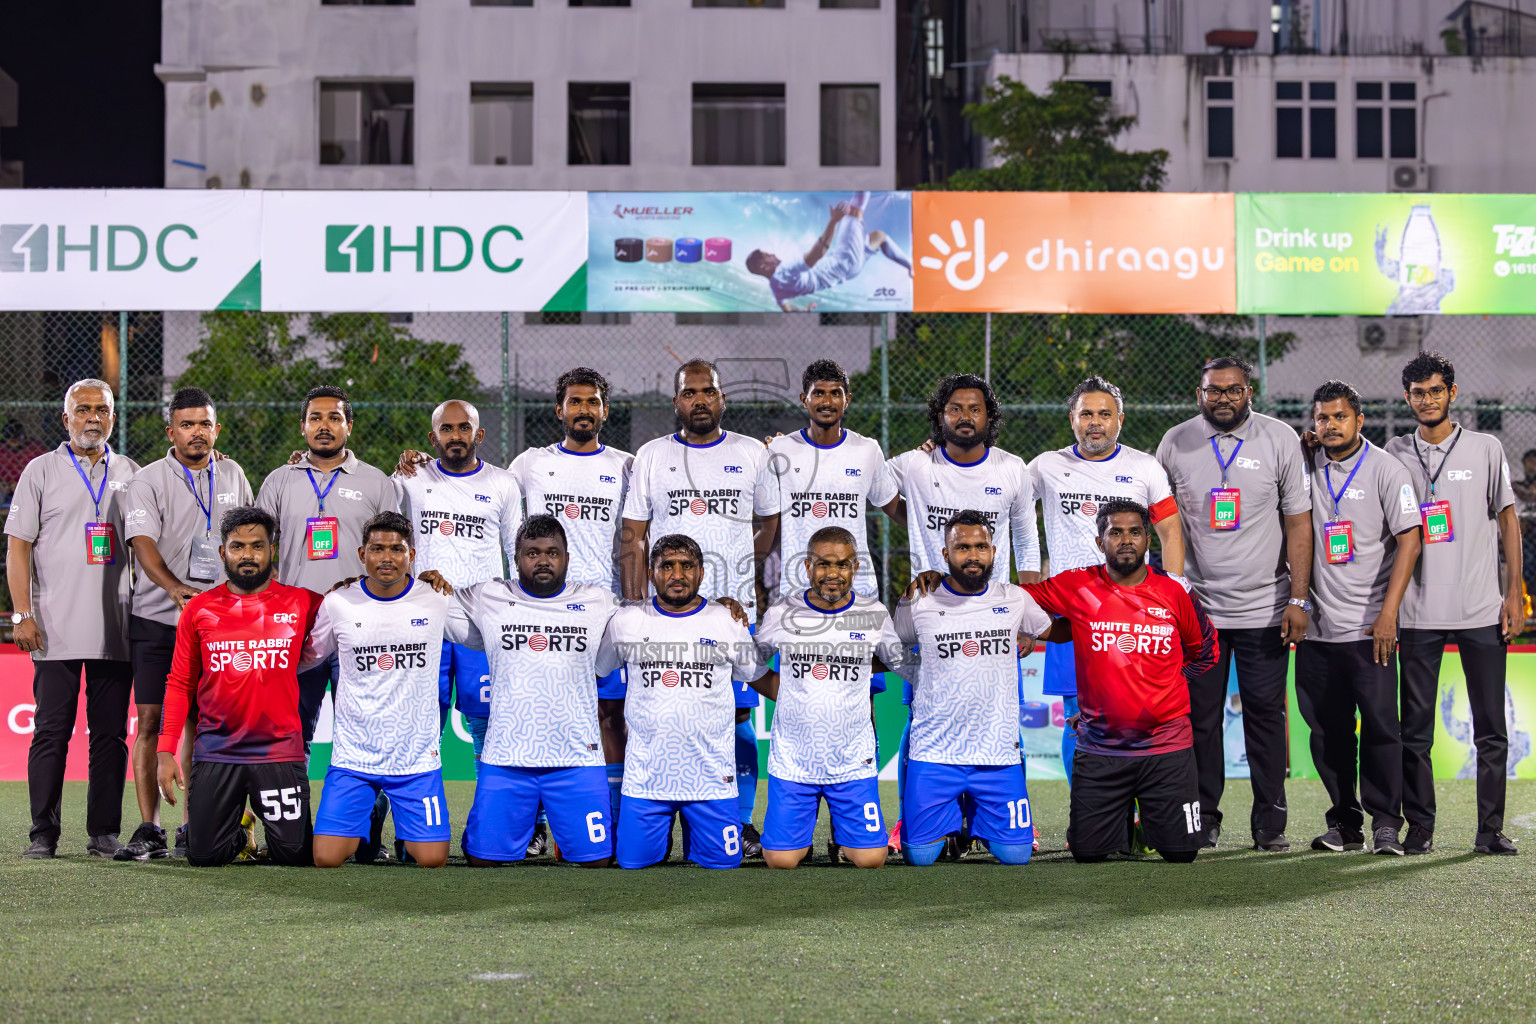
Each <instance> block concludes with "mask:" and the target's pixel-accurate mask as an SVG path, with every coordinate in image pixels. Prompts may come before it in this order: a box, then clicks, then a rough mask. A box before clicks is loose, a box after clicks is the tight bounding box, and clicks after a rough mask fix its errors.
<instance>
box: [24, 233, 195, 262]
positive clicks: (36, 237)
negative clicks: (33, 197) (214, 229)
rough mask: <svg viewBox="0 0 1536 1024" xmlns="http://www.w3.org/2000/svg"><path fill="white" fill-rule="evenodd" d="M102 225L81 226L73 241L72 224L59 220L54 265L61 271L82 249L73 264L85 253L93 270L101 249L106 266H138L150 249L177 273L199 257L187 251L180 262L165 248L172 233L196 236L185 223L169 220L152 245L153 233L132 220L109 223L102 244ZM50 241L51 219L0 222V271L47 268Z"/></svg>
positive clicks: (156, 257) (156, 260)
mask: <svg viewBox="0 0 1536 1024" xmlns="http://www.w3.org/2000/svg"><path fill="white" fill-rule="evenodd" d="M101 227H102V226H101V225H100V224H90V225H80V226H77V227H76V228H75V231H76V234H75V235H74V241H70V240H69V239H70V235H69V230H68V228H67V227H66V226H65V225H63V224H60V225H58V243H57V245H56V246H55V247H54V252H55V253H56V254H57V259H56V260H55V263H56V266H55V269H56V270H57V271H58V272H59V273H63V272H64V271H65V269H67V268H68V267H69V266H71V264H69V263H68V259H69V257H70V256H71V255H73V254H78V255H77V256H76V257H75V259H76V262H75V263H74V264H73V266H74V267H76V268H78V267H79V260H80V259H82V258H83V259H84V260H85V261H86V267H87V269H89V270H90V272H91V273H95V272H96V268H97V265H98V257H99V256H100V255H101V254H102V253H101V250H102V249H105V250H106V253H105V255H106V257H107V270H108V271H111V272H119V271H128V270H138V269H139V268H140V267H142V266H144V264H145V263H146V262H147V261H148V260H149V257H150V254H151V253H153V254H154V257H155V262H157V263H159V264H160V266H161V268H163V269H165V270H169V271H170V272H171V273H173V274H177V273H180V272H182V271H183V270H191V269H192V268H193V267H194V266H196V265H197V257H196V256H188V257H187V258H186V259H184V260H182V261H180V262H176V261H174V260H173V259H172V257H171V256H170V255H169V254H168V253H167V252H166V245H167V243H168V242H170V240H171V236H172V235H175V234H183V235H186V236H187V238H188V239H190V240H192V241H196V240H197V232H196V231H193V230H192V229H191V228H190V227H188V226H187V225H185V224H168V225H166V226H165V227H163V228H161V229H160V232H159V233H158V234H157V235H156V236H155V241H154V244H153V245H151V244H150V241H149V235H147V234H145V232H144V230H143V229H142V228H138V227H134V226H133V225H132V224H108V225H106V229H107V230H106V241H105V244H102V238H101V235H102V231H101ZM81 231H86V234H85V235H84V238H85V239H86V240H85V241H81V240H80V238H81V237H82V236H81V235H80V234H79V232H81ZM49 241H50V235H49V231H48V225H47V224H0V274H22V273H31V274H41V273H45V272H46V271H47V270H48V263H49V260H48V248H49V246H48V243H49ZM178 248H180V246H179V245H178Z"/></svg>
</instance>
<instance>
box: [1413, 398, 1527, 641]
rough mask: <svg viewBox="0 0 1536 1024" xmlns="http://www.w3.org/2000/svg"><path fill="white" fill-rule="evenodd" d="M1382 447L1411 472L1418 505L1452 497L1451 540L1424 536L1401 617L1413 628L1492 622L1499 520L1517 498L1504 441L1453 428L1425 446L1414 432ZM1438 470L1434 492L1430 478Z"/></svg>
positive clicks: (1475, 626)
mask: <svg viewBox="0 0 1536 1024" xmlns="http://www.w3.org/2000/svg"><path fill="white" fill-rule="evenodd" d="M1387 451H1388V452H1390V453H1391V454H1393V455H1395V456H1397V458H1398V460H1399V461H1400V462H1402V464H1403V466H1404V467H1405V468H1406V469H1407V470H1408V478H1409V479H1410V480H1412V481H1413V492H1414V495H1415V500H1416V501H1417V502H1418V503H1419V504H1421V505H1422V504H1424V503H1426V502H1432V501H1449V502H1450V503H1451V539H1450V540H1448V541H1442V542H1439V543H1435V544H1430V543H1428V541H1429V538H1428V537H1425V538H1424V540H1425V542H1426V543H1425V544H1424V553H1423V554H1422V555H1420V556H1419V563H1418V565H1416V566H1415V567H1414V570H1413V579H1412V580H1410V581H1409V583H1408V592H1407V593H1406V594H1404V595H1403V608H1402V612H1401V613H1400V615H1399V621H1401V622H1402V624H1403V625H1404V626H1407V627H1409V628H1416V629H1478V628H1480V627H1483V626H1493V625H1497V624H1498V621H1499V607H1500V605H1501V604H1502V600H1503V596H1502V594H1501V593H1500V587H1499V525H1498V518H1499V513H1500V512H1502V511H1503V510H1504V509H1506V508H1509V507H1510V506H1511V505H1513V504H1514V503H1515V492H1514V489H1513V488H1512V487H1510V485H1509V463H1508V462H1507V461H1505V458H1504V446H1503V445H1501V444H1500V443H1499V441H1498V438H1496V437H1493V436H1492V435H1491V434H1480V433H1478V432H1476V431H1474V430H1467V429H1465V428H1463V427H1457V428H1456V429H1455V430H1454V431H1452V432H1451V436H1450V437H1447V438H1446V439H1445V440H1444V441H1442V442H1440V443H1439V444H1436V445H1431V444H1426V443H1425V442H1424V439H1423V438H1421V437H1419V435H1418V431H1414V432H1413V433H1412V434H1404V435H1403V436H1401V437H1394V438H1393V439H1392V440H1390V441H1388V442H1387ZM1447 452H1449V455H1447ZM1421 460H1422V461H1421ZM1442 466H1443V467H1444V468H1441V467H1442ZM1426 469H1427V470H1428V472H1426ZM1435 474H1438V476H1436V477H1435V493H1434V494H1433V495H1431V494H1430V493H1429V478H1430V476H1434V475H1435ZM1421 522H1422V519H1421Z"/></svg>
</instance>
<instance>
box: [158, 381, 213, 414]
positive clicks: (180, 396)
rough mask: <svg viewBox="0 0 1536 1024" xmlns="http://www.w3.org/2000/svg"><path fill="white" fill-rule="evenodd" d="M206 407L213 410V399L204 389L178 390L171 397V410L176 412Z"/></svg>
mask: <svg viewBox="0 0 1536 1024" xmlns="http://www.w3.org/2000/svg"><path fill="white" fill-rule="evenodd" d="M205 405H206V406H207V407H208V408H210V409H212V408H213V399H212V398H211V397H210V396H209V394H208V392H206V391H204V390H203V389H202V388H177V389H176V393H175V394H174V395H172V396H171V404H170V407H169V409H170V411H171V412H175V411H176V410H177V409H200V408H202V407H203V406H205ZM172 418H173V419H174V417H172Z"/></svg>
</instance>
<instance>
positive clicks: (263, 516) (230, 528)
mask: <svg viewBox="0 0 1536 1024" xmlns="http://www.w3.org/2000/svg"><path fill="white" fill-rule="evenodd" d="M242 526H264V527H266V529H267V540H268V542H270V543H271V544H273V545H274V546H275V545H276V544H277V518H276V517H275V516H274V515H272V513H271V512H268V511H267V510H266V509H264V508H262V507H261V506H260V505H239V506H236V507H235V508H232V509H230V510H229V511H228V512H225V513H224V515H223V517H222V518H221V519H220V520H219V543H220V544H223V543H224V542H225V541H226V540H228V539H229V535H230V534H232V533H234V532H235V531H236V530H238V529H240V527H242Z"/></svg>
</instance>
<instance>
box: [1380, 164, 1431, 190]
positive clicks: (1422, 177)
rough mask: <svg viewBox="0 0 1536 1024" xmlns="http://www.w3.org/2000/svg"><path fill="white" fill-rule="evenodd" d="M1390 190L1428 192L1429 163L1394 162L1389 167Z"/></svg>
mask: <svg viewBox="0 0 1536 1024" xmlns="http://www.w3.org/2000/svg"><path fill="white" fill-rule="evenodd" d="M1387 191H1388V192H1428V191H1429V164H1392V165H1391V166H1390V167H1389V168H1388V169H1387Z"/></svg>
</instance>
